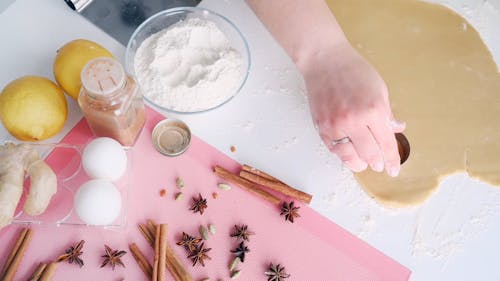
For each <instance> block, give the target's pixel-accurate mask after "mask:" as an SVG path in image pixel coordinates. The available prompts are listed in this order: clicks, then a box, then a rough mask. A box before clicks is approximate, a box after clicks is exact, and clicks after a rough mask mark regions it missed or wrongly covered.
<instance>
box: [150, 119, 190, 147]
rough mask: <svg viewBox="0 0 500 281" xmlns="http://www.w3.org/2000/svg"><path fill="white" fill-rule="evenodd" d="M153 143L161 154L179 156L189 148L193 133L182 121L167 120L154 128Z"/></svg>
mask: <svg viewBox="0 0 500 281" xmlns="http://www.w3.org/2000/svg"><path fill="white" fill-rule="evenodd" d="M152 141H153V145H154V147H155V149H156V150H157V151H158V152H160V153H161V154H163V155H166V156H178V155H181V154H182V153H183V152H184V151H186V149H187V148H188V147H189V144H190V142H191V131H190V130H189V127H188V126H187V125H186V123H184V122H182V121H181V120H177V119H165V120H162V121H160V122H158V124H156V126H155V127H154V129H153V133H152Z"/></svg>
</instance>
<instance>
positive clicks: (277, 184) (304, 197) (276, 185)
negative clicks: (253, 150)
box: [240, 170, 312, 204]
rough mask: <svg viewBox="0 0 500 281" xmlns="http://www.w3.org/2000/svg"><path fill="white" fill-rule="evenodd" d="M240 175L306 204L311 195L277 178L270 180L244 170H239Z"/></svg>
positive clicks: (309, 200) (309, 201)
mask: <svg viewBox="0 0 500 281" xmlns="http://www.w3.org/2000/svg"><path fill="white" fill-rule="evenodd" d="M240 177H242V178H244V179H247V180H249V181H251V182H253V183H256V184H258V185H262V186H264V187H267V188H270V189H272V190H274V191H277V192H279V193H281V194H284V195H286V196H290V197H292V198H295V199H297V200H300V201H302V202H305V203H307V204H309V203H311V199H312V195H310V194H307V193H305V192H302V191H300V190H298V189H295V188H293V187H291V186H289V185H287V184H285V183H283V182H281V181H279V180H278V181H275V180H270V179H268V178H265V177H263V176H260V175H259V174H257V173H251V172H248V171H244V170H242V171H241V172H240Z"/></svg>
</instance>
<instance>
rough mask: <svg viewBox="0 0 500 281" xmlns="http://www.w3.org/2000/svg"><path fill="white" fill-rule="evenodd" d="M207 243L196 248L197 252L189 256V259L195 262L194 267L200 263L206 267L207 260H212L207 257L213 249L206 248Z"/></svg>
mask: <svg viewBox="0 0 500 281" xmlns="http://www.w3.org/2000/svg"><path fill="white" fill-rule="evenodd" d="M204 245H205V243H201V245H199V246H196V248H195V250H194V251H193V252H192V253H191V254H190V255H189V256H188V259H191V261H193V266H195V265H196V264H197V263H200V264H201V265H202V266H205V259H209V260H211V258H210V257H209V256H208V255H207V253H208V251H210V250H212V248H207V249H205V248H204Z"/></svg>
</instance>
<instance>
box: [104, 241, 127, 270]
mask: <svg viewBox="0 0 500 281" xmlns="http://www.w3.org/2000/svg"><path fill="white" fill-rule="evenodd" d="M104 250H105V251H106V254H105V255H103V256H101V257H103V258H104V261H103V262H102V264H101V267H105V266H106V265H108V264H109V265H110V266H111V268H112V269H113V270H115V266H116V265H117V264H119V265H121V266H123V267H125V265H124V264H123V262H122V260H121V257H122V256H123V255H125V254H126V253H127V252H125V251H118V250H115V251H113V250H112V249H111V248H110V247H109V246H108V245H104Z"/></svg>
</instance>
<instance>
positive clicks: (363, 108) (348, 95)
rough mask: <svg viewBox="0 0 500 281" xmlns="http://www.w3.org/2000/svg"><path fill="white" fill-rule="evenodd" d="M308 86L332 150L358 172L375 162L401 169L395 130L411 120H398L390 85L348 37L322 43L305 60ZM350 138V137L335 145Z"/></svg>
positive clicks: (380, 168) (394, 172)
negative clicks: (388, 86)
mask: <svg viewBox="0 0 500 281" xmlns="http://www.w3.org/2000/svg"><path fill="white" fill-rule="evenodd" d="M299 68H300V69H301V71H302V73H303V75H304V79H305V82H306V86H307V91H308V96H309V105H310V108H311V114H312V118H313V122H314V124H316V126H317V129H318V130H319V133H320V136H321V138H322V140H323V142H324V143H325V144H326V145H327V146H328V148H329V149H330V151H331V152H333V153H335V154H337V155H338V156H339V158H340V159H341V160H342V161H343V163H344V164H345V165H346V166H347V167H349V168H350V169H351V170H353V171H355V172H360V171H363V170H365V169H366V168H367V166H368V165H369V166H370V167H371V169H373V170H374V171H377V172H382V171H384V168H385V170H386V171H387V173H388V174H389V175H390V176H393V177H395V176H397V175H398V174H399V171H400V156H399V153H398V146H397V142H396V138H395V136H394V133H397V132H402V131H403V130H404V129H405V124H404V123H401V122H398V121H395V120H394V117H393V115H392V111H391V108H390V104H389V97H388V90H387V86H386V84H385V82H384V80H383V79H382V77H380V75H379V74H378V72H377V71H376V70H375V68H374V67H373V66H372V65H371V64H370V63H369V62H368V61H366V60H365V59H364V58H363V57H362V56H361V55H360V54H359V53H358V52H357V51H356V50H355V49H354V48H353V47H352V46H351V45H350V44H349V43H348V42H347V41H345V42H343V43H340V44H336V45H334V46H330V47H329V48H317V51H315V52H313V53H312V55H310V56H308V57H307V58H305V59H304V60H302V61H301V64H300V65H299ZM345 137H348V138H349V140H350V141H349V142H346V143H337V144H334V142H333V141H334V140H340V139H342V138H345Z"/></svg>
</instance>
